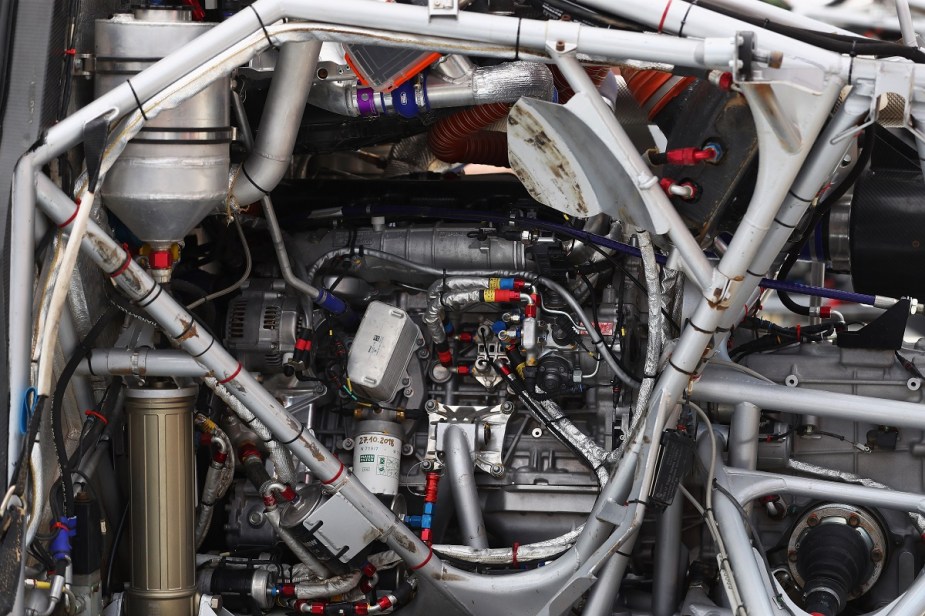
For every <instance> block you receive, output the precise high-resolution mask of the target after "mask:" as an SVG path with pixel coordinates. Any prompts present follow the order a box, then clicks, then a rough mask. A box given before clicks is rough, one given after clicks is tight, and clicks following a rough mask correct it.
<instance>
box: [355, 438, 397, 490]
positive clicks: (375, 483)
mask: <svg viewBox="0 0 925 616" xmlns="http://www.w3.org/2000/svg"><path fill="white" fill-rule="evenodd" d="M401 438H402V429H401V426H400V425H399V424H397V423H394V422H391V421H378V420H368V421H362V422H360V423H359V424H358V425H357V432H356V438H355V439H354V443H355V444H354V447H353V474H354V475H356V478H357V479H359V480H360V483H362V484H363V485H364V486H366V488H367V489H368V490H369V491H370V492H372V493H373V494H384V495H387V496H394V495H395V494H397V493H398V479H399V475H400V474H401V446H402V441H401Z"/></svg>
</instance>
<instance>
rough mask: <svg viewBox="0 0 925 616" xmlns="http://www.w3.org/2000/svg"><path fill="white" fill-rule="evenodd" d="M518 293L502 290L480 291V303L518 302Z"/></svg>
mask: <svg viewBox="0 0 925 616" xmlns="http://www.w3.org/2000/svg"><path fill="white" fill-rule="evenodd" d="M520 295H521V294H520V291H506V290H504V289H485V290H484V291H482V301H485V302H488V303H502V302H519V301H520Z"/></svg>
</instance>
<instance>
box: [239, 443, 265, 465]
mask: <svg viewBox="0 0 925 616" xmlns="http://www.w3.org/2000/svg"><path fill="white" fill-rule="evenodd" d="M251 458H260V452H259V451H257V448H256V447H255V446H254V445H253V444H251V443H244V444H243V445H241V446H240V447H238V459H239V460H240V461H241V463H242V464H243V463H244V462H246V461H247V460H250V459H251Z"/></svg>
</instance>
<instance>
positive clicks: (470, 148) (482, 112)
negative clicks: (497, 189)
mask: <svg viewBox="0 0 925 616" xmlns="http://www.w3.org/2000/svg"><path fill="white" fill-rule="evenodd" d="M585 70H586V71H587V73H588V76H590V77H591V81H593V82H594V85H595V86H599V85H601V83H603V81H604V79H605V78H606V77H607V75H608V74H609V73H610V67H609V66H588V67H585ZM552 74H553V81H554V83H555V86H556V90H557V91H558V93H559V102H560V103H564V102H566V101H567V100H568V99H570V98H571V97H572V96H573V95H574V92H573V91H572V89H571V88H570V87H569V86H568V83H566V81H565V79H563V78H562V75H561V73H559V71H558V70H557V69H555V68H553V69H552ZM510 109H511V103H489V104H487V105H479V106H478V107H472V108H471V109H465V110H463V111H460V112H458V113H454V114H453V115H451V116H449V117H447V118H444V119H442V120H440V121H439V122H437V123H436V124H435V125H434V127H433V128H432V129H431V130H430V134H429V135H428V138H427V143H428V145H429V146H430V149H431V151H432V152H433V153H434V156H436V157H437V158H439V159H440V160H442V161H445V162H448V163H480V164H483V165H495V166H497V167H508V166H509V163H508V160H507V135H505V134H504V133H500V132H496V131H487V130H485V128H486V127H488V126H491V125H492V124H494V123H495V122H497V121H498V120H500V119H502V118H504V117H506V116H507V114H508V111H510Z"/></svg>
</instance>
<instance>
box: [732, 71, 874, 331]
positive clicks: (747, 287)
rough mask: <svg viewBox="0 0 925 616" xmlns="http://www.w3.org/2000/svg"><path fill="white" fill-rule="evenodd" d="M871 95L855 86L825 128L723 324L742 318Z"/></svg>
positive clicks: (866, 110)
mask: <svg viewBox="0 0 925 616" xmlns="http://www.w3.org/2000/svg"><path fill="white" fill-rule="evenodd" d="M870 95H871V89H870V87H869V86H867V85H860V84H859V85H856V86H854V87H853V88H852V89H851V93H850V94H849V95H848V97H847V98H846V99H845V102H844V103H843V104H842V105H841V106H840V107H839V108H838V110H837V111H836V112H835V115H834V116H833V117H832V119H831V120H830V121H829V123H828V124H827V125H826V127H825V128H824V129H823V131H822V133H821V135H820V138H819V139H818V140H817V141H816V144H815V145H814V146H813V149H812V152H811V153H810V155H809V156H808V157H807V161H806V164H805V165H804V166H803V167H802V168H801V170H800V173H799V174H798V175H797V177H796V180H795V181H794V183H793V187H792V189H791V192H789V193H788V194H787V196H786V197H785V198H784V200H783V203H782V205H781V206H780V208H779V210H778V212H777V216H776V217H775V218H774V223H773V226H772V227H771V231H770V232H769V233H768V238H767V241H765V242H764V244H762V246H761V247H760V248H759V250H758V252H757V254H756V255H755V260H754V263H753V265H752V266H751V267H750V268H749V269H748V271H747V272H746V274H745V280H744V282H743V283H742V284H741V285H740V286H739V288H738V289H736V291H735V293H734V295H733V298H732V299H731V300H730V306H731V309H730V310H729V311H728V314H726V315H724V317H723V319H722V321H721V323H720V326H721V327H722V328H724V329H729V328H731V327H732V325H734V324H735V323H738V322H739V321H741V320H742V316H743V315H744V313H745V308H744V306H745V304H746V303H747V302H748V299H749V296H751V294H752V293H753V292H754V291H755V288H756V287H757V286H758V283H759V281H760V280H761V277H762V276H764V275H765V273H766V272H767V271H768V270H769V269H771V267H772V265H773V264H774V261H775V259H777V257H778V255H779V254H780V250H781V247H782V246H783V245H784V244H785V243H786V242H787V240H788V239H789V238H790V235H791V234H792V233H793V227H795V226H796V225H797V224H799V222H800V219H801V218H802V217H803V214H804V213H805V212H806V209H807V208H808V207H809V204H810V203H811V202H812V200H813V199H814V198H815V196H816V193H818V192H819V188H820V187H821V186H823V184H824V183H825V182H826V180H827V178H828V176H829V174H831V173H832V171H833V170H834V169H836V168H837V167H838V164H839V163H840V162H841V160H842V158H844V156H845V152H846V151H847V149H848V147H850V140H844V141H843V142H839V143H832V141H833V140H834V139H835V138H836V137H838V136H839V135H842V134H843V133H844V132H845V131H846V130H849V129H850V128H851V127H852V126H856V125H857V124H858V122H860V121H861V120H862V119H863V118H864V117H866V116H867V114H868V113H869V111H870Z"/></svg>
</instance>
